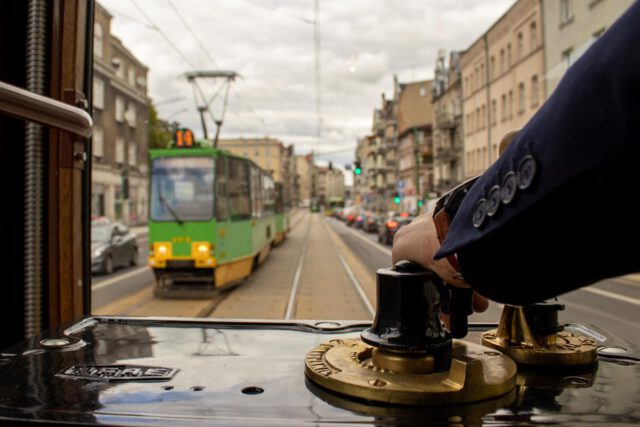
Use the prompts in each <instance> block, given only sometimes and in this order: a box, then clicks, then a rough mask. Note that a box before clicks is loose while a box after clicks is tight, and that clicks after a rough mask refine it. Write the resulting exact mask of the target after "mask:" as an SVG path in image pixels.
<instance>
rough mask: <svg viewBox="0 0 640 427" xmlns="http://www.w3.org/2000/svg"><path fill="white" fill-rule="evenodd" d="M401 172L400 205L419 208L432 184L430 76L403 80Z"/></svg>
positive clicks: (410, 209)
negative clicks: (416, 79)
mask: <svg viewBox="0 0 640 427" xmlns="http://www.w3.org/2000/svg"><path fill="white" fill-rule="evenodd" d="M397 111H398V113H397V114H398V135H397V140H398V148H397V159H398V164H397V168H398V172H397V180H396V182H395V190H396V193H397V194H398V196H399V197H400V209H401V210H403V211H408V212H417V211H418V207H419V206H418V201H422V200H423V198H424V197H423V195H424V194H425V193H427V192H429V191H431V189H432V188H433V184H434V177H433V140H432V124H433V106H432V102H431V80H423V81H417V82H411V83H400V84H399V94H398V108H397Z"/></svg>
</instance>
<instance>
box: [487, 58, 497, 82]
mask: <svg viewBox="0 0 640 427" xmlns="http://www.w3.org/2000/svg"><path fill="white" fill-rule="evenodd" d="M489 64H490V65H489V67H490V68H489V80H491V79H493V78H495V77H496V58H495V57H494V56H492V57H491V59H490V60H489Z"/></svg>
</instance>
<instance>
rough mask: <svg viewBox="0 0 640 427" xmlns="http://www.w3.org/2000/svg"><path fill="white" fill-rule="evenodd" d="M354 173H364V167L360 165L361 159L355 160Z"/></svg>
mask: <svg viewBox="0 0 640 427" xmlns="http://www.w3.org/2000/svg"><path fill="white" fill-rule="evenodd" d="M353 173H355V174H356V175H361V174H362V167H361V166H360V160H356V161H355V162H353Z"/></svg>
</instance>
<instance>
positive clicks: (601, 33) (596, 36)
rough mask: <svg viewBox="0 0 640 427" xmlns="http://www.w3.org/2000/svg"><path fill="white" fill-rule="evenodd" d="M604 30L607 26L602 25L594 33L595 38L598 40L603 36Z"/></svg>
mask: <svg viewBox="0 0 640 427" xmlns="http://www.w3.org/2000/svg"><path fill="white" fill-rule="evenodd" d="M604 30H605V28H604V27H602V28H600V29H599V30H598V31H596V32H595V33H593V40H598V39H599V38H600V37H602V35H603V34H604Z"/></svg>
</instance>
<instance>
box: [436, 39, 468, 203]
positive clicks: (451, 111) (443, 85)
mask: <svg viewBox="0 0 640 427" xmlns="http://www.w3.org/2000/svg"><path fill="white" fill-rule="evenodd" d="M460 54H461V52H457V51H453V52H451V53H450V54H449V57H448V61H447V55H446V52H445V51H444V50H441V51H439V52H438V57H437V59H436V69H435V77H434V81H433V90H432V102H433V120H434V129H433V146H434V152H433V177H434V186H433V191H434V192H436V193H438V194H444V193H446V192H447V191H449V190H450V189H451V188H453V187H455V186H456V185H458V184H460V183H461V182H462V181H463V179H464V173H463V172H464V138H463V132H464V130H463V127H462V78H461V77H462V69H461V67H460Z"/></svg>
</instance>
